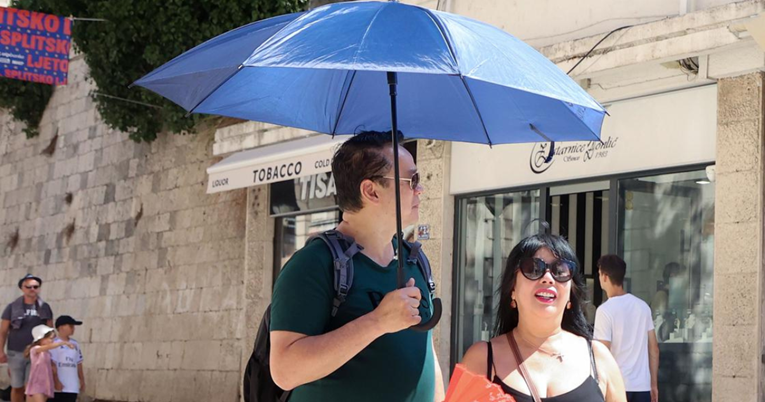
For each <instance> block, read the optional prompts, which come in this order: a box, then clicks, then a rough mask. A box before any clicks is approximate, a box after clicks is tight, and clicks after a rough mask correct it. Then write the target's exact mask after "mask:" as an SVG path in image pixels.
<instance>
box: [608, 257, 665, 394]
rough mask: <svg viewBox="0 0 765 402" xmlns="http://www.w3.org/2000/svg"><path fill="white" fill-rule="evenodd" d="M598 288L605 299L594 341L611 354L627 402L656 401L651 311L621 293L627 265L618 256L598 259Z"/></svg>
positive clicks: (656, 346) (656, 359)
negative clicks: (622, 383)
mask: <svg viewBox="0 0 765 402" xmlns="http://www.w3.org/2000/svg"><path fill="white" fill-rule="evenodd" d="M598 269H599V270H600V275H599V276H600V278H599V279H600V286H601V287H602V288H603V290H605V292H606V294H607V295H608V300H606V302H605V303H603V304H601V305H600V307H598V310H597V312H596V313H595V339H596V340H598V341H600V342H602V343H603V344H604V345H606V346H607V347H608V348H609V349H610V350H611V354H613V355H614V359H616V363H617V364H619V368H620V369H621V371H622V376H623V377H624V387H625V390H626V391H627V401H628V402H649V401H650V402H658V400H659V387H658V373H659V343H658V341H657V340H656V332H655V331H654V327H653V319H652V318H651V308H650V307H648V304H646V302H644V301H643V300H641V299H639V298H637V297H635V296H633V295H631V294H629V293H627V292H626V291H625V290H624V276H625V275H626V272H627V264H626V263H625V262H624V260H622V259H621V258H620V257H619V256H616V255H604V256H602V257H600V259H599V260H598Z"/></svg>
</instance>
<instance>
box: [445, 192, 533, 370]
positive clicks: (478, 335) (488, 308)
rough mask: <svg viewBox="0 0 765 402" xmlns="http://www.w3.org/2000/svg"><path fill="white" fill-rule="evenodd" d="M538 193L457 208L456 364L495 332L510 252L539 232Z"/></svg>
mask: <svg viewBox="0 0 765 402" xmlns="http://www.w3.org/2000/svg"><path fill="white" fill-rule="evenodd" d="M540 209H541V205H540V191H539V190H530V191H519V192H513V193H507V194H496V195H490V196H481V197H471V198H465V199H462V200H460V202H459V240H458V241H459V246H458V249H457V250H455V251H456V256H455V257H456V258H457V261H458V267H457V275H458V278H457V281H456V295H455V298H454V302H455V303H456V305H457V306H456V307H457V319H456V320H455V324H454V328H453V339H452V348H453V356H452V361H453V362H459V360H460V359H461V358H462V355H463V354H464V353H465V351H466V350H467V348H469V347H470V346H471V345H472V344H473V343H475V342H478V341H486V340H489V337H490V336H491V333H492V332H493V330H494V328H493V327H494V317H496V312H497V303H498V302H499V296H498V295H497V294H496V291H497V289H498V287H499V284H500V281H501V278H502V273H503V272H504V269H505V263H506V261H507V256H508V255H509V254H510V250H512V248H513V247H515V245H516V244H517V243H518V242H519V241H520V240H521V239H522V238H523V237H525V236H528V235H530V234H533V233H538V232H539V222H540V218H541V215H540Z"/></svg>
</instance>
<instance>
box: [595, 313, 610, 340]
mask: <svg viewBox="0 0 765 402" xmlns="http://www.w3.org/2000/svg"><path fill="white" fill-rule="evenodd" d="M592 337H593V338H594V339H595V340H596V341H598V342H600V343H602V344H604V345H606V347H607V348H608V350H611V319H610V317H608V314H606V313H604V312H603V309H601V308H598V309H597V310H596V312H595V328H594V330H593V334H592Z"/></svg>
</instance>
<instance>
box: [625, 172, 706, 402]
mask: <svg viewBox="0 0 765 402" xmlns="http://www.w3.org/2000/svg"><path fill="white" fill-rule="evenodd" d="M714 194H715V188H714V183H710V181H709V180H707V177H706V174H705V172H704V170H700V171H695V172H686V173H672V174H665V175H657V176H647V177H640V178H634V179H625V180H619V214H618V230H617V232H618V249H619V254H620V255H622V256H624V260H625V261H626V262H627V277H626V278H625V285H627V284H629V288H627V286H625V289H626V290H627V291H629V292H631V293H632V294H634V295H635V296H638V297H640V298H641V299H643V300H644V301H645V302H646V303H648V304H650V306H651V310H652V312H653V314H654V327H655V331H656V336H657V338H658V340H659V349H660V350H661V358H660V359H659V362H660V367H659V395H661V400H662V401H667V402H673V401H709V400H711V395H712V392H711V390H712V302H713V300H712V295H713V294H714V291H713V287H714V283H713V276H714V275H713V268H714V260H713V257H714Z"/></svg>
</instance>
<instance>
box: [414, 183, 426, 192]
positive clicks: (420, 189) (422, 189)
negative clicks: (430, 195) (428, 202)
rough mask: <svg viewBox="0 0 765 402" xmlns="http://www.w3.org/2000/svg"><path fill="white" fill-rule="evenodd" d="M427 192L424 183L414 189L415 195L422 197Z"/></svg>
mask: <svg viewBox="0 0 765 402" xmlns="http://www.w3.org/2000/svg"><path fill="white" fill-rule="evenodd" d="M424 192H425V187H424V186H423V185H422V183H417V187H415V188H414V194H416V195H420V194H422V193H424Z"/></svg>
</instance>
